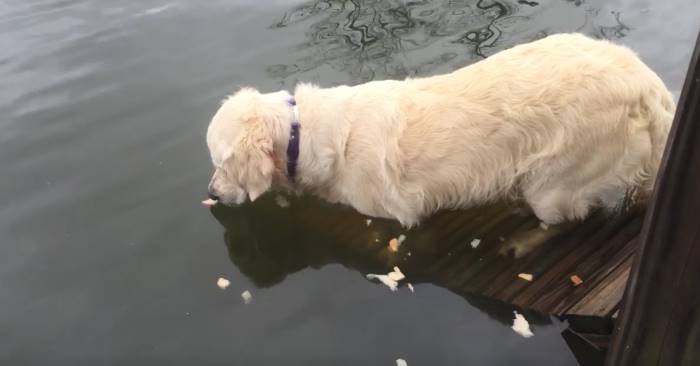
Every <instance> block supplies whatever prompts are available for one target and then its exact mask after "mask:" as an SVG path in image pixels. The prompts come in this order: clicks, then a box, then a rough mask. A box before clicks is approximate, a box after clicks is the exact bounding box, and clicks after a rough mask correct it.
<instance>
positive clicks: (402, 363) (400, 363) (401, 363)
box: [396, 358, 408, 366]
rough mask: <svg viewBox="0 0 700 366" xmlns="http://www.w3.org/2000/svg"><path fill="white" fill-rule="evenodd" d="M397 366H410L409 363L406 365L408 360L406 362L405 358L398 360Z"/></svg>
mask: <svg viewBox="0 0 700 366" xmlns="http://www.w3.org/2000/svg"><path fill="white" fill-rule="evenodd" d="M396 366H408V363H406V360H404V359H403V358H397V359H396Z"/></svg>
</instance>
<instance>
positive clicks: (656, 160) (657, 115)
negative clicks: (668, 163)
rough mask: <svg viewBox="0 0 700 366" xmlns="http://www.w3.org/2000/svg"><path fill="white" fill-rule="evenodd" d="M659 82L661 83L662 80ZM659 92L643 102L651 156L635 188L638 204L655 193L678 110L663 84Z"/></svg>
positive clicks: (635, 199) (635, 197) (634, 198)
mask: <svg viewBox="0 0 700 366" xmlns="http://www.w3.org/2000/svg"><path fill="white" fill-rule="evenodd" d="M659 82H660V83H661V81H660V80H659ZM657 90H659V91H660V93H658V94H656V95H653V94H652V95H651V96H649V97H647V98H644V99H643V100H642V106H643V109H644V110H645V111H646V112H647V113H648V115H647V118H648V121H649V137H650V139H651V156H650V158H649V159H648V160H647V163H646V165H645V166H644V168H643V170H644V173H645V174H644V177H643V179H642V180H641V182H640V183H641V184H640V185H639V186H638V187H636V188H635V192H634V197H633V200H634V201H635V202H636V203H645V202H647V201H648V200H649V198H650V197H651V195H652V193H653V190H654V184H655V183H656V178H657V175H658V172H659V168H660V165H661V160H662V159H663V155H664V151H665V149H666V142H667V141H666V140H667V139H668V134H669V131H670V130H671V124H672V123H673V116H674V114H675V110H676V103H675V102H674V101H673V95H671V93H670V92H669V91H668V90H667V89H666V88H665V87H663V83H662V87H661V88H658V89H657Z"/></svg>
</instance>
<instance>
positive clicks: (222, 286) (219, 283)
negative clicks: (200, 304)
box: [216, 277, 231, 290]
mask: <svg viewBox="0 0 700 366" xmlns="http://www.w3.org/2000/svg"><path fill="white" fill-rule="evenodd" d="M230 284H231V281H229V280H227V279H225V278H223V277H219V280H218V281H216V285H217V286H219V288H220V289H222V290H226V287H228V286H229V285H230Z"/></svg>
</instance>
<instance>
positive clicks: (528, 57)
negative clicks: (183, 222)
mask: <svg viewBox="0 0 700 366" xmlns="http://www.w3.org/2000/svg"><path fill="white" fill-rule="evenodd" d="M294 102H296V105H294V104H295V103H294ZM674 110H675V105H674V102H673V97H672V96H671V94H670V93H669V91H668V90H667V88H666V87H665V86H664V83H663V82H662V81H661V79H660V78H659V77H658V76H657V75H656V74H655V73H654V72H653V71H652V70H650V69H649V68H648V67H647V66H646V65H645V64H644V63H643V62H642V61H641V60H640V59H639V58H638V57H637V56H636V55H635V53H634V52H632V51H631V50H629V49H627V48H625V47H622V46H618V45H615V44H613V43H610V42H608V41H603V40H593V39H590V38H587V37H585V36H583V35H580V34H560V35H552V36H549V37H546V38H544V39H541V40H537V41H534V42H531V43H527V44H523V45H519V46H516V47H513V48H511V49H508V50H505V51H502V52H500V53H498V54H495V55H493V56H491V57H489V58H488V59H485V60H483V61H480V62H477V63H475V64H473V65H470V66H467V67H464V68H462V69H459V70H456V71H454V72H452V73H449V74H444V75H436V76H431V77H425V78H415V79H406V80H403V81H394V80H385V81H372V82H368V83H365V84H361V85H357V86H345V85H343V86H337V87H333V88H320V87H318V86H316V85H312V84H299V85H298V86H297V87H296V89H295V90H294V94H293V96H292V95H291V94H289V93H288V92H286V91H279V92H275V93H269V94H262V93H259V92H258V91H256V90H255V89H251V88H243V89H241V90H240V91H238V92H237V93H235V94H234V95H232V96H230V97H228V98H227V99H226V100H225V101H224V102H223V104H222V105H221V107H220V109H219V110H218V112H216V114H215V115H214V117H213V119H212V121H211V123H210V125H209V128H208V131H207V144H208V147H209V150H210V153H211V158H212V162H213V164H214V167H215V173H214V176H213V177H212V179H211V183H210V184H209V192H210V196H212V197H214V198H217V199H218V200H219V201H220V202H221V203H223V204H239V203H242V202H244V201H246V200H247V199H250V200H251V201H253V200H255V199H256V198H257V197H259V196H260V195H261V194H263V193H264V192H266V191H268V190H270V189H284V190H293V191H295V192H302V191H304V192H311V193H313V194H316V195H318V196H320V197H321V198H323V199H325V200H328V201H331V202H337V203H342V204H346V205H350V206H352V207H354V208H355V209H356V210H358V211H359V212H361V213H363V214H365V215H369V216H376V217H384V218H393V219H396V220H398V221H399V222H401V224H402V225H404V226H406V227H410V226H413V225H416V224H418V223H419V222H420V220H421V219H422V218H425V217H426V216H428V215H430V214H431V213H433V212H435V211H436V210H439V209H441V208H463V207H469V206H474V205H478V204H483V203H486V202H489V201H492V200H496V199H501V198H521V199H522V200H524V201H525V202H526V203H527V204H528V205H529V206H530V207H531V208H532V210H533V212H534V213H535V215H537V217H539V219H540V220H542V221H543V222H545V223H547V224H556V223H560V222H563V221H570V220H576V219H582V218H584V217H586V215H587V214H588V213H589V211H590V210H591V208H593V207H596V206H601V205H606V198H607V197H615V196H618V197H619V196H620V195H624V194H625V193H627V192H630V191H636V192H637V193H638V194H639V195H640V196H642V197H643V196H646V195H648V194H649V192H650V191H651V189H652V187H653V184H654V181H655V177H656V173H657V170H658V166H659V163H660V160H661V157H662V154H663V150H664V146H665V142H666V138H667V135H668V131H669V129H670V125H671V122H672V119H673V113H674ZM297 122H298V124H299V125H300V130H299V134H298V135H295V133H293V131H294V129H293V127H292V126H293V124H295V123H297ZM290 135H292V136H294V138H296V140H295V139H294V138H290ZM294 144H297V145H294ZM295 146H298V149H299V150H298V157H297V156H296V155H295V152H294V148H295ZM290 151H291V154H292V155H290ZM290 173H292V174H290ZM290 175H291V176H290Z"/></svg>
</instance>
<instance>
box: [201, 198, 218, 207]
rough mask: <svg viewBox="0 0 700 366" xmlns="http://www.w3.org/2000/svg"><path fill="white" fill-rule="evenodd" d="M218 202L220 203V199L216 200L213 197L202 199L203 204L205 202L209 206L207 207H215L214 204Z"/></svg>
mask: <svg viewBox="0 0 700 366" xmlns="http://www.w3.org/2000/svg"><path fill="white" fill-rule="evenodd" d="M217 203H219V201H217V200H214V199H211V198H207V199H205V200H204V201H202V204H203V205H204V206H207V207H213V206H214V205H216V204H217Z"/></svg>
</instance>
